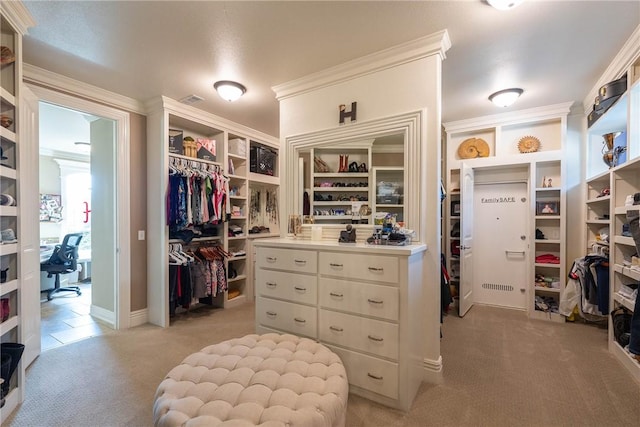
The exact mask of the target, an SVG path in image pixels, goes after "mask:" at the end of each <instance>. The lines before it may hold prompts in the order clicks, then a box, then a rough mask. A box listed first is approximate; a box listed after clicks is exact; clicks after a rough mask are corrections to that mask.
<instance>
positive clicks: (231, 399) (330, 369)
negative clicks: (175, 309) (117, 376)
mask: <svg viewBox="0 0 640 427" xmlns="http://www.w3.org/2000/svg"><path fill="white" fill-rule="evenodd" d="M348 393H349V386H348V381H347V374H346V371H345V369H344V366H343V364H342V362H341V361H340V358H339V357H338V356H337V355H336V354H335V353H333V352H332V351H331V350H329V349H328V348H327V347H325V346H324V345H322V344H320V343H317V342H315V341H313V340H310V339H308V338H300V337H297V336H295V335H288V334H285V335H280V334H264V335H247V336H244V337H242V338H234V339H231V340H228V341H224V342H221V343H220V344H215V345H210V346H208V347H205V348H203V349H202V350H200V351H199V352H197V353H194V354H192V355H190V356H188V357H187V358H185V359H184V360H183V361H182V363H181V364H180V365H178V366H176V367H175V368H173V369H172V370H171V371H170V372H169V373H168V374H167V376H166V378H165V379H164V380H163V381H162V383H160V385H159V386H158V389H157V391H156V395H155V403H154V405H153V421H154V424H155V425H156V426H161V427H168V426H189V427H192V426H207V427H217V426H223V427H232V426H233V427H244V426H262V427H281V426H290V427H320V426H344V424H345V417H346V412H347V397H348Z"/></svg>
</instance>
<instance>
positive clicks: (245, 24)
mask: <svg viewBox="0 0 640 427" xmlns="http://www.w3.org/2000/svg"><path fill="white" fill-rule="evenodd" d="M23 3H24V4H25V6H26V7H27V9H28V10H29V11H30V13H31V14H32V16H33V17H34V19H35V21H36V23H37V25H36V26H35V27H34V28H31V29H29V33H28V35H27V36H26V37H25V38H24V59H25V62H27V63H29V64H32V65H35V66H37V67H40V68H43V69H46V70H49V71H52V72H54V73H57V74H61V75H64V76H67V77H70V78H73V79H76V80H79V81H82V82H85V83H89V84H91V85H94V86H97V87H100V88H103V89H106V90H109V91H112V92H115V93H118V94H121V95H125V96H128V97H131V98H134V99H137V100H140V101H146V100H149V99H152V98H155V97H157V96H159V95H166V96H168V97H170V98H174V99H181V98H183V97H186V96H188V95H191V94H195V95H198V96H201V97H203V98H204V101H201V102H198V103H196V104H194V106H195V107H197V108H200V109H202V110H206V111H209V112H211V113H214V114H217V115H219V116H222V117H225V118H227V119H230V120H233V121H235V122H238V123H242V124H244V125H247V126H249V127H252V128H255V129H258V130H260V131H263V132H265V133H268V134H271V135H278V129H279V123H278V120H279V112H278V102H277V100H276V99H275V94H274V92H273V91H272V89H271V88H272V87H273V86H275V85H278V84H281V83H285V82H288V81H291V80H294V79H297V78H300V77H303V76H306V75H308V74H311V73H314V72H317V71H320V70H324V69H326V68H329V67H332V66H335V65H339V64H341V63H344V62H346V61H349V60H352V59H355V58H358V57H361V56H364V55H367V54H370V53H374V52H377V51H379V50H382V49H385V48H389V47H392V46H394V45H397V44H401V43H403V42H406V41H409V40H413V39H416V38H419V37H422V36H426V35H429V34H432V33H434V32H436V31H439V30H443V29H447V30H448V32H449V36H450V39H451V42H452V47H451V49H450V50H449V51H448V52H447V58H446V59H445V60H444V62H443V97H442V104H443V114H442V120H443V122H448V121H454V120H461V119H467V118H473V117H479V116H484V115H489V114H496V113H500V112H504V111H510V110H516V109H524V108H532V107H538V106H544V105H550V104H555V103H560V102H567V101H576V102H578V104H576V105H577V106H579V104H580V103H581V102H582V101H583V100H584V98H585V96H586V95H587V93H588V92H589V91H590V89H591V88H592V87H593V86H594V85H595V84H596V82H597V80H598V78H599V77H600V75H601V74H602V73H603V72H604V71H605V69H606V67H607V65H608V64H609V62H610V61H611V60H612V59H613V58H614V56H615V55H616V53H617V52H618V51H619V50H620V48H621V47H622V46H623V44H624V42H625V41H626V40H627V39H628V38H629V36H630V35H631V34H632V32H633V31H634V29H635V28H636V27H637V26H638V25H639V24H640V2H639V1H540V0H527V1H525V2H524V3H523V4H521V5H520V6H518V7H516V8H515V9H511V10H508V11H498V10H496V9H494V8H492V7H491V6H489V5H488V4H487V3H486V2H485V1H483V0H465V1H408V2H404V1H375V2H362V1H360V2H342V1H322V2H314V1H293V2H291V1H287V2H274V1H258V2H245V1H230V2H217V1H101V2H95V1H62V2H59V1H30V0H23ZM217 80H235V81H238V82H241V83H242V84H244V85H245V86H246V87H247V89H248V90H247V93H246V94H245V95H244V96H243V97H242V98H241V99H240V100H238V101H236V102H233V103H229V102H227V101H224V100H222V99H220V98H219V97H218V96H217V95H216V94H215V93H214V91H213V87H212V85H213V83H214V82H215V81H217ZM514 86H515V87H521V88H523V89H524V91H525V92H524V94H523V96H522V97H521V98H520V99H519V100H518V101H517V102H516V104H514V105H513V106H511V107H508V108H507V109H498V107H494V106H493V105H492V104H491V103H490V102H489V101H488V100H487V97H488V95H489V94H491V93H492V92H494V91H497V90H500V89H504V88H507V87H514ZM372 89H373V90H375V88H372ZM579 107H580V106H579ZM580 108H581V107H580Z"/></svg>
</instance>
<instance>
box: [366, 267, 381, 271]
mask: <svg viewBox="0 0 640 427" xmlns="http://www.w3.org/2000/svg"><path fill="white" fill-rule="evenodd" d="M369 271H384V268H382V267H369Z"/></svg>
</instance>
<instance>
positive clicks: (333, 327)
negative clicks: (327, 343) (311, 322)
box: [329, 326, 344, 332]
mask: <svg viewBox="0 0 640 427" xmlns="http://www.w3.org/2000/svg"><path fill="white" fill-rule="evenodd" d="M329 329H331V330H332V331H336V332H342V331H344V329H342V328H338V327H337V326H329Z"/></svg>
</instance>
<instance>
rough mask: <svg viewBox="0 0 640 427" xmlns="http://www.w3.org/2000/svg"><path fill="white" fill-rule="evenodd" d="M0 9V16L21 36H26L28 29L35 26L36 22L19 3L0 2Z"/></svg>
mask: <svg viewBox="0 0 640 427" xmlns="http://www.w3.org/2000/svg"><path fill="white" fill-rule="evenodd" d="M0 8H1V10H2V16H4V17H5V18H6V19H7V21H9V24H11V26H12V27H13V28H15V29H16V31H18V32H19V33H20V34H22V35H23V36H24V35H25V34H27V32H28V29H29V28H30V27H35V26H36V21H35V20H34V19H33V17H32V16H31V14H30V13H29V10H28V9H27V7H26V6H25V5H24V4H23V3H22V2H21V1H3V2H0Z"/></svg>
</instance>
